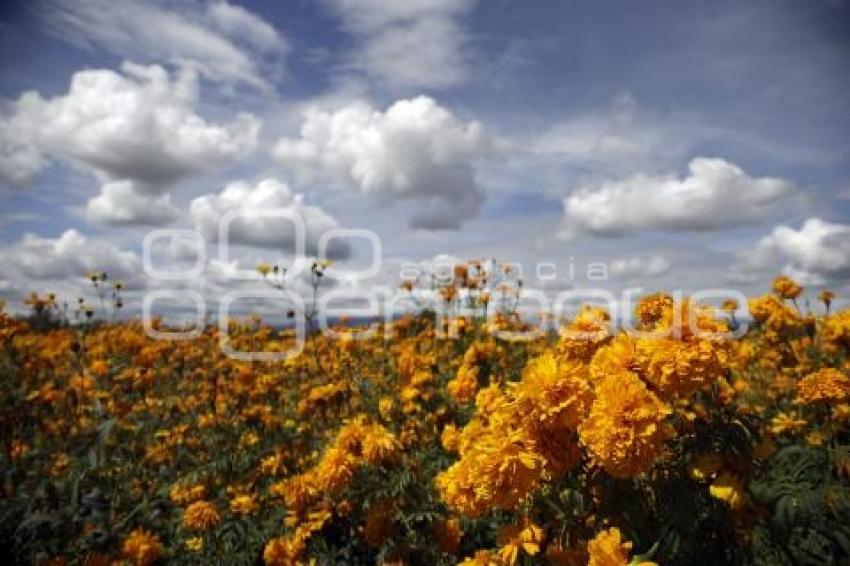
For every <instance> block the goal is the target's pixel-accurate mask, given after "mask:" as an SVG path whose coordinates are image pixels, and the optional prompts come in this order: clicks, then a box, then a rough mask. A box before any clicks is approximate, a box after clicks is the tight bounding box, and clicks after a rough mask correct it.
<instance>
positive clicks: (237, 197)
mask: <svg viewBox="0 0 850 566" xmlns="http://www.w3.org/2000/svg"><path fill="white" fill-rule="evenodd" d="M280 212H283V213H285V214H293V213H294V214H297V215H298V216H300V217H301V219H302V220H303V223H304V227H305V234H304V245H305V250H304V253H305V254H307V255H315V254H316V253H317V252H318V245H319V239H320V237H321V236H322V234H324V233H325V232H327V231H328V230H332V229H334V228H337V227H338V226H339V224H338V223H337V221H336V220H335V219H334V218H333V217H332V216H330V215H329V214H327V213H326V212H325V211H323V210H322V209H321V208H319V207H316V206H310V205H307V204H304V202H303V196H302V195H300V194H296V193H293V192H292V190H291V189H290V188H289V187H288V186H287V185H286V184H285V183H282V182H280V181H278V180H276V179H265V180H263V181H260V182H259V183H257V184H256V185H253V186H252V185H250V184H248V183H246V182H242V181H238V182H234V183H230V184H229V185H227V186H226V187H225V188H224V190H222V191H221V192H220V193H211V194H206V195H204V196H201V197H198V198H196V199H194V200H193V201H192V204H191V205H190V207H189V215H190V217H191V219H192V222H193V223H194V224H195V228H196V229H197V230H198V231H199V232H200V233H201V234H202V235H203V236H204V238H205V239H206V240H208V241H211V242H215V241H218V238H219V233H220V232H219V229H220V227H221V225H222V221H223V220H224V219H225V218H226V216H227V215H228V214H231V215H233V216H232V222H231V223H230V225H229V240H228V243H229V244H234V245H248V246H261V247H269V248H271V247H273V248H281V249H287V250H294V247H295V238H296V236H295V225H294V224H293V223H292V222H291V221H289V220H287V219H286V218H282V217H281V216H273V215H271V216H270V215H269V213H272V214H273V213H280ZM331 244H332V245H331V248H330V249H329V250H328V255H331V256H332V257H336V258H339V257H345V256H347V255H348V253H349V247H348V245H347V243H346V242H345V241H344V240H341V239H340V238H334V239H333V240H331Z"/></svg>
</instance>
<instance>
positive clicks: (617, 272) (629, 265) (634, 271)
mask: <svg viewBox="0 0 850 566" xmlns="http://www.w3.org/2000/svg"><path fill="white" fill-rule="evenodd" d="M670 267H671V264H670V261H669V260H668V259H667V258H665V257H664V256H660V255H654V256H651V257H647V258H642V257H629V258H617V259H614V260H611V264H610V272H611V275H613V276H615V277H620V278H623V279H633V278H638V277H655V276H657V275H662V274H664V273H667V272H668V271H670Z"/></svg>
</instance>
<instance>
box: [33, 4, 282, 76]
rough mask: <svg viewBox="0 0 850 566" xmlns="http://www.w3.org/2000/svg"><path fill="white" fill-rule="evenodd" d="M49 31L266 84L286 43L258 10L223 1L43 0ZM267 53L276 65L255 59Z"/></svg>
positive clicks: (85, 45) (101, 46)
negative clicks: (264, 63)
mask: <svg viewBox="0 0 850 566" xmlns="http://www.w3.org/2000/svg"><path fill="white" fill-rule="evenodd" d="M40 14H41V16H42V18H43V20H44V21H45V22H46V24H47V29H48V31H49V32H50V33H51V34H52V35H54V36H56V37H58V38H60V39H62V40H64V41H68V42H70V43H72V44H74V45H77V46H80V47H83V48H89V49H105V50H108V51H110V52H112V53H115V54H117V55H118V56H120V57H127V58H132V59H136V60H144V61H151V62H160V61H166V62H170V63H180V64H183V63H191V64H192V65H193V66H195V67H197V68H198V69H199V70H200V72H201V73H202V74H203V75H204V76H205V77H207V78H209V79H212V80H214V81H224V82H226V83H244V84H247V85H251V86H253V87H256V88H260V89H263V90H268V89H270V88H271V87H270V86H269V84H268V81H267V79H266V77H267V76H268V74H269V73H268V71H269V70H270V69H273V68H274V66H278V67H279V66H280V65H281V64H282V60H283V58H284V56H285V54H286V51H287V44H286V40H285V38H283V37H282V36H281V35H280V34H279V33H278V32H277V31H276V30H275V28H274V27H273V26H272V25H270V24H269V23H268V22H266V21H265V20H263V19H262V18H261V17H259V16H258V15H256V14H254V13H253V12H250V11H248V10H246V9H245V8H242V7H240V6H235V5H232V4H230V3H228V2H226V1H215V2H203V3H202V2H198V1H188V2H183V3H173V2H172V3H166V2H164V1H153V2H135V1H132V0H78V1H75V2H64V1H62V0H43V2H42V4H41V10H40ZM267 59H271V60H272V61H271V62H273V63H275V65H274V66H273V65H271V64H269V65H265V66H263V65H261V63H262V62H263V61H264V60H267Z"/></svg>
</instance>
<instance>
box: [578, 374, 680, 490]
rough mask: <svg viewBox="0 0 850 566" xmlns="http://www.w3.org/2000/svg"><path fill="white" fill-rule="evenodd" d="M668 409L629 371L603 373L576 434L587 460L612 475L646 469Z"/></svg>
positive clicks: (664, 431)
mask: <svg viewBox="0 0 850 566" xmlns="http://www.w3.org/2000/svg"><path fill="white" fill-rule="evenodd" d="M670 412H671V410H670V407H668V406H667V405H666V404H664V403H663V402H661V400H659V399H658V397H656V396H655V394H654V393H652V392H651V391H649V389H647V387H646V385H644V384H643V382H641V381H640V379H638V377H637V376H635V375H634V374H632V373H628V372H622V373H619V374H614V375H610V376H608V377H606V378H605V379H604V380H603V381H602V382H601V383H600V384H599V385H598V386H597V388H596V399H595V400H594V401H593V405H592V406H591V408H590V414H589V415H588V417H587V419H586V420H585V421H584V422H583V423H582V424H581V425H580V426H579V429H578V432H579V438H580V439H581V442H582V444H584V446H585V447H587V449H588V452H589V453H590V458H591V460H592V461H593V462H594V463H595V464H597V465H599V466H601V467H602V468H603V469H605V471H606V472H608V473H609V474H611V475H612V476H614V477H619V478H629V477H634V476H636V475H638V474H641V473H643V472H645V471H647V470H648V469H649V468H650V467H652V464H653V462H654V461H655V459H656V458H657V457H658V456H659V454H660V453H661V451H662V450H663V448H664V443H665V441H666V440H667V438H668V437H669V434H670V432H669V427H668V426H667V424H666V423H665V419H666V417H667V416H668V415H669V414H670Z"/></svg>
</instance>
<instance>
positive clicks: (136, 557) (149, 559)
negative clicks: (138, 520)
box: [121, 529, 162, 566]
mask: <svg viewBox="0 0 850 566" xmlns="http://www.w3.org/2000/svg"><path fill="white" fill-rule="evenodd" d="M121 554H123V555H124V557H125V558H127V559H128V560H130V561H131V562H132V563H133V564H134V565H135V566H147V565H148V564H153V563H154V562H155V561H156V559H157V558H159V555H160V554H162V544H160V542H159V537H158V536H156V535H154V534H151V533H150V532H149V531H146V530H145V529H135V530H134V531H133V532H131V533H130V534H129V535H128V536H127V538H125V539H124V542H123V543H122V545H121Z"/></svg>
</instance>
